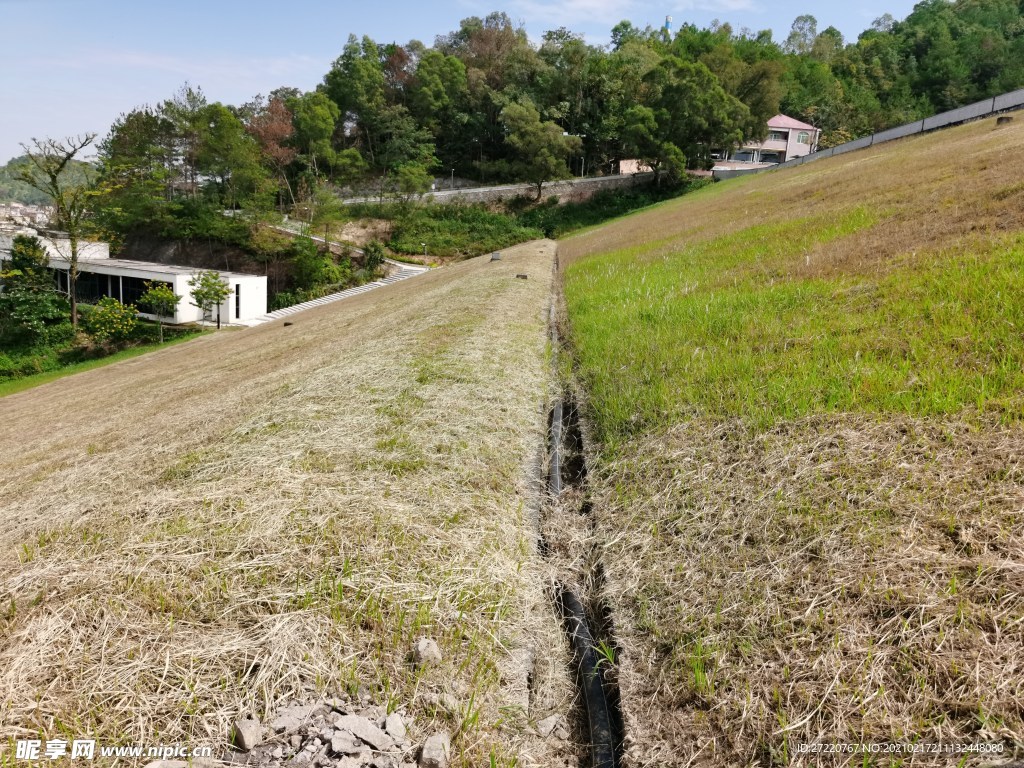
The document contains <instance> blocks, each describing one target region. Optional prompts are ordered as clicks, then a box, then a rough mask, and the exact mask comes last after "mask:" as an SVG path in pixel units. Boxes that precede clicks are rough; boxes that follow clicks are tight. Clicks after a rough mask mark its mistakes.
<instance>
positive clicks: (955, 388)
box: [565, 208, 1024, 450]
mask: <svg viewBox="0 0 1024 768" xmlns="http://www.w3.org/2000/svg"><path fill="white" fill-rule="evenodd" d="M874 220H875V217H874V215H873V214H872V213H871V212H869V211H867V210H866V209H863V208H855V209H852V210H848V211H845V212H842V213H840V214H837V215H835V216H830V217H827V218H815V219H801V220H797V221H790V222H786V223H782V224H770V225H762V226H755V227H750V228H747V229H744V230H741V231H739V232H736V233H732V234H729V235H727V236H724V237H720V238H718V239H715V240H712V241H710V242H707V243H702V244H698V245H693V246H687V247H684V248H681V249H679V250H676V251H673V252H670V253H667V254H665V253H664V249H665V244H664V243H662V244H648V245H645V246H644V247H641V248H633V249H626V250H623V251H618V252H614V253H610V254H607V255H604V256H598V257H592V258H590V259H585V260H583V261H581V262H579V263H577V264H575V265H574V266H572V267H571V268H569V270H568V271H567V274H566V287H565V294H566V301H567V305H568V311H569V316H570V320H571V341H572V344H573V346H574V349H575V353H576V355H577V363H578V366H579V372H580V374H581V376H582V377H583V379H584V382H585V384H586V386H587V388H588V391H589V393H590V396H591V405H592V416H593V418H594V421H595V425H596V427H597V429H598V432H599V437H600V439H601V440H602V442H603V443H604V444H605V446H606V447H608V448H609V449H611V450H614V448H615V446H616V444H617V443H618V442H619V441H621V440H623V439H627V438H629V437H630V436H633V435H635V434H637V433H638V432H640V431H643V430H649V429H651V428H655V427H656V426H657V425H659V424H661V423H665V422H667V421H670V420H678V419H679V418H683V417H685V416H686V415H688V414H697V413H700V414H707V415H715V416H722V417H730V416H743V417H746V418H748V419H750V420H751V422H752V423H754V424H757V425H760V426H766V425H768V424H771V423H774V422H775V421H777V420H780V419H789V418H794V417H799V416H804V415H808V414H813V413H823V412H837V411H860V412H888V413H905V414H912V415H937V414H953V413H958V412H960V411H963V410H964V409H977V410H978V411H982V412H994V413H996V414H998V415H999V416H1000V417H1001V418H1004V419H1007V420H1015V419H1019V418H1020V417H1021V415H1022V407H1024V403H1022V399H1021V396H1020V392H1021V391H1022V389H1024V373H1022V369H1024V365H1022V364H1024V335H1022V329H1024V238H1022V237H1020V236H1017V237H1014V238H1007V239H1004V240H1001V241H997V242H995V243H993V244H992V246H991V247H990V248H988V249H986V250H985V251H984V252H981V251H979V252H971V253H961V252H957V251H947V252H943V253H939V254H934V255H931V256H928V257H918V258H917V259H915V260H914V262H913V263H908V264H907V265H904V266H901V267H898V268H896V269H895V270H894V271H889V272H887V273H885V274H884V275H878V276H871V275H859V274H840V275H839V276H828V277H814V276H813V275H812V276H809V277H808V276H803V275H802V274H801V271H800V269H799V267H800V266H804V265H805V263H804V258H805V255H806V254H807V253H809V252H810V251H811V249H812V248H815V247H819V246H823V245H825V244H828V243H831V242H835V241H838V240H840V239H841V238H843V237H846V236H848V235H850V234H852V233H854V232H857V231H860V230H862V229H865V228H868V227H871V226H873V224H874Z"/></svg>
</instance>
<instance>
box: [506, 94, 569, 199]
mask: <svg viewBox="0 0 1024 768" xmlns="http://www.w3.org/2000/svg"><path fill="white" fill-rule="evenodd" d="M501 120H502V122H503V123H504V125H505V129H506V130H507V131H508V135H507V137H506V139H505V140H506V141H507V142H508V144H509V146H510V147H511V148H512V149H513V151H514V152H515V160H514V161H513V166H512V167H513V168H514V170H515V173H516V175H517V176H518V177H519V178H521V179H524V180H526V181H529V182H530V183H531V184H535V185H536V187H537V199H538V200H540V196H541V192H542V190H543V188H544V182H545V181H551V180H553V179H565V178H568V177H569V176H570V175H571V174H570V173H569V168H568V167H567V165H566V161H567V160H568V159H569V158H570V157H571V156H572V155H573V154H578V153H579V151H580V149H581V148H582V146H583V144H582V142H581V141H580V139H579V137H577V136H566V135H563V134H564V132H563V131H562V128H561V126H560V125H558V123H554V122H544V121H542V120H541V119H540V113H539V112H538V111H537V108H536V107H535V106H533V104H530V103H513V104H509V105H508V106H507V107H505V109H503V110H502V111H501Z"/></svg>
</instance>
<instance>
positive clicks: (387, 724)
mask: <svg viewBox="0 0 1024 768" xmlns="http://www.w3.org/2000/svg"><path fill="white" fill-rule="evenodd" d="M384 730H385V731H387V732H388V735H389V736H391V737H393V738H395V739H398V740H400V739H404V738H405V734H406V733H407V732H408V731H407V730H406V727H405V721H404V720H402V716H401V715H400V714H398V713H397V712H392V713H391V714H390V715H388V718H387V720H385V721H384Z"/></svg>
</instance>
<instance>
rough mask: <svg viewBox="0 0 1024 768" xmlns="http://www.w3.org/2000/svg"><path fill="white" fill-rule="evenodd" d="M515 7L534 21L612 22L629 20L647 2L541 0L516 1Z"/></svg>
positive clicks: (570, 24) (571, 22) (571, 23)
mask: <svg viewBox="0 0 1024 768" xmlns="http://www.w3.org/2000/svg"><path fill="white" fill-rule="evenodd" d="M513 5H514V7H515V8H516V10H517V11H518V12H520V13H522V14H523V15H524V16H525V17H526V18H527V19H529V20H530V22H531V23H538V22H543V23H548V24H561V25H565V26H568V27H570V28H571V27H572V26H573V25H574V24H577V25H579V24H604V25H613V24H617V23H618V22H620V21H622V20H623V19H628V18H630V17H631V16H634V15H635V14H636V11H638V10H639V9H641V8H643V7H645V6H646V5H648V3H646V2H641V0H563V1H562V2H560V3H557V4H555V3H545V2H540V0H515V2H514V3H513Z"/></svg>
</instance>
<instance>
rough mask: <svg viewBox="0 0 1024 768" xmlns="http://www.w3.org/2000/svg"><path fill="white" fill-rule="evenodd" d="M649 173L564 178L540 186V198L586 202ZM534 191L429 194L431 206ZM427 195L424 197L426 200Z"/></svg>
mask: <svg viewBox="0 0 1024 768" xmlns="http://www.w3.org/2000/svg"><path fill="white" fill-rule="evenodd" d="M653 181H654V174H653V173H630V174H622V175H619V176H595V177H593V178H588V179H566V180H565V181H550V182H547V183H546V184H544V187H543V189H542V190H541V195H540V196H541V198H548V197H552V196H554V197H557V198H558V200H559V202H560V203H568V202H578V201H580V200H586V199H588V198H590V197H592V196H593V195H595V194H596V193H598V192H601V191H603V190H605V189H628V188H630V187H638V186H642V185H645V184H650V183H651V182H653ZM536 195H537V188H536V187H535V186H534V185H533V184H506V185H504V186H500V187H481V188H479V189H463V190H456V191H455V193H454V194H445V195H433V196H432V197H433V200H434V202H435V203H488V202H491V201H493V200H508V199H510V198H513V197H531V198H532V197H535V196H536ZM429 197H430V196H429V195H428V198H429Z"/></svg>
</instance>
